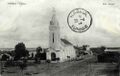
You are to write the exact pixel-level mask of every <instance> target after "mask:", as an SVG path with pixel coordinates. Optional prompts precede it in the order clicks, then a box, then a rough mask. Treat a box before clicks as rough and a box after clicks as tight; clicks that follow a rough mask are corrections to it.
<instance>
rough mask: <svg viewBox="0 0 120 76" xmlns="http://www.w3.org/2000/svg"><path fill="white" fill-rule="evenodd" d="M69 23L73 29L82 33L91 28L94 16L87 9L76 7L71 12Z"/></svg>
mask: <svg viewBox="0 0 120 76" xmlns="http://www.w3.org/2000/svg"><path fill="white" fill-rule="evenodd" d="M67 23H68V26H69V27H70V28H71V30H73V31H74V32H79V33H82V32H85V31H87V30H88V29H89V28H90V26H91V24H92V16H91V14H90V13H89V12H88V11H87V10H85V9H83V8H76V9H73V10H72V11H71V12H70V13H69V15H68V17H67Z"/></svg>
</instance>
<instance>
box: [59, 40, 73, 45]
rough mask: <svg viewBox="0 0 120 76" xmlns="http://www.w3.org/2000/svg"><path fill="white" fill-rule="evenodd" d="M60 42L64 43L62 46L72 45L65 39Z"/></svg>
mask: <svg viewBox="0 0 120 76" xmlns="http://www.w3.org/2000/svg"><path fill="white" fill-rule="evenodd" d="M61 41H62V42H64V44H66V45H72V43H70V42H69V41H68V40H66V39H61Z"/></svg>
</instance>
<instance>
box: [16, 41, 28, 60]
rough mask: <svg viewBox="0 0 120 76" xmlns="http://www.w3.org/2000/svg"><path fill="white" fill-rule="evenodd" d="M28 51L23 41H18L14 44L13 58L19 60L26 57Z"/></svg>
mask: <svg viewBox="0 0 120 76" xmlns="http://www.w3.org/2000/svg"><path fill="white" fill-rule="evenodd" d="M28 56H29V52H28V51H27V50H26V47H25V44H24V43H18V44H17V45H16V46H15V60H19V59H20V58H21V57H28Z"/></svg>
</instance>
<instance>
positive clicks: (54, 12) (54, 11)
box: [51, 7, 58, 25]
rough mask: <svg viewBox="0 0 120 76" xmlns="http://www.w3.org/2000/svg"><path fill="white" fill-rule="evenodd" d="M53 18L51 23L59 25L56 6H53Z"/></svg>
mask: <svg viewBox="0 0 120 76" xmlns="http://www.w3.org/2000/svg"><path fill="white" fill-rule="evenodd" d="M52 13H53V15H52V19H51V25H58V21H57V18H56V10H55V8H54V7H53V10H52Z"/></svg>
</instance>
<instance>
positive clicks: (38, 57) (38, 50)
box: [35, 47, 42, 62]
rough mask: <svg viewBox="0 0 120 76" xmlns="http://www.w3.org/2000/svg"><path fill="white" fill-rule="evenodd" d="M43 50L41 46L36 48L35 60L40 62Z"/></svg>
mask: <svg viewBox="0 0 120 76" xmlns="http://www.w3.org/2000/svg"><path fill="white" fill-rule="evenodd" d="M41 51H42V48H41V47H37V48H36V55H35V62H39V60H40V58H41Z"/></svg>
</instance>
